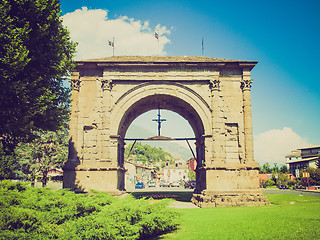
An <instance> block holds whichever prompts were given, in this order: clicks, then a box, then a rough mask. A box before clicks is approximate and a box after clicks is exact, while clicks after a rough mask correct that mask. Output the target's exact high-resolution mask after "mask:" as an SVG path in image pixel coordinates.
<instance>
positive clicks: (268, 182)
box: [265, 179, 275, 187]
mask: <svg viewBox="0 0 320 240" xmlns="http://www.w3.org/2000/svg"><path fill="white" fill-rule="evenodd" d="M265 185H266V186H267V187H272V186H273V185H275V182H274V181H272V180H271V179H268V180H267V181H266V182H265Z"/></svg>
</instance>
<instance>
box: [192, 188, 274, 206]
mask: <svg viewBox="0 0 320 240" xmlns="http://www.w3.org/2000/svg"><path fill="white" fill-rule="evenodd" d="M191 202H192V203H193V204H195V205H196V206H198V207H201V208H203V207H242V206H264V205H269V204H270V203H269V202H268V198H267V197H266V196H264V195H263V194H262V192H261V191H252V192H251V191H249V192H205V191H203V192H202V193H201V194H193V197H192V199H191Z"/></svg>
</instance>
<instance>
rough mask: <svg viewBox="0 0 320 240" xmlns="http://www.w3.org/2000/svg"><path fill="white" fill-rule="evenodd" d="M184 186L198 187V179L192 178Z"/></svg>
mask: <svg viewBox="0 0 320 240" xmlns="http://www.w3.org/2000/svg"><path fill="white" fill-rule="evenodd" d="M184 188H190V189H194V188H196V181H195V180H190V181H187V182H185V184H184Z"/></svg>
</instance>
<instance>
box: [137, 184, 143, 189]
mask: <svg viewBox="0 0 320 240" xmlns="http://www.w3.org/2000/svg"><path fill="white" fill-rule="evenodd" d="M138 188H140V189H142V188H144V184H143V182H137V183H136V189H138Z"/></svg>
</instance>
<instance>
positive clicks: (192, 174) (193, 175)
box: [188, 169, 196, 180]
mask: <svg viewBox="0 0 320 240" xmlns="http://www.w3.org/2000/svg"><path fill="white" fill-rule="evenodd" d="M188 178H189V179H190V180H196V172H195V171H192V170H190V169H189V171H188Z"/></svg>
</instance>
